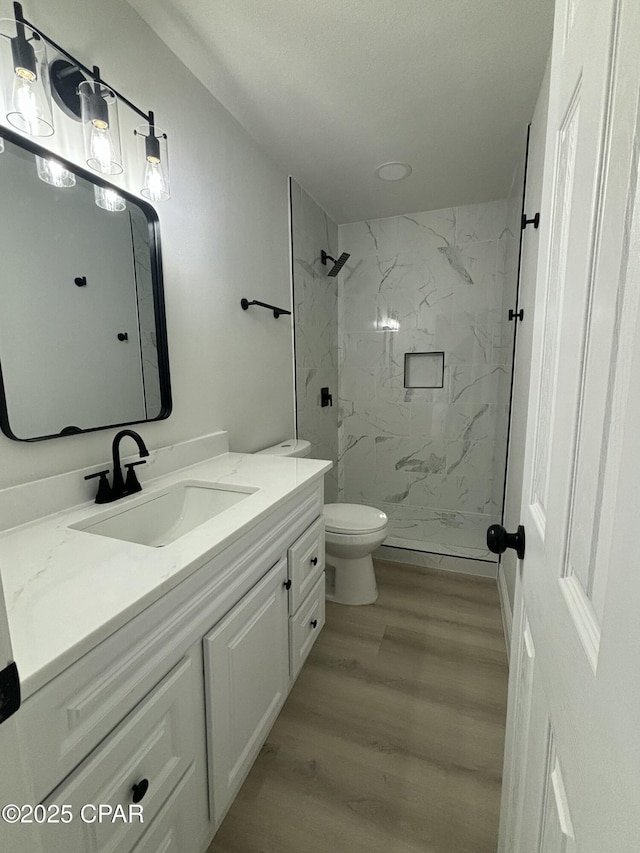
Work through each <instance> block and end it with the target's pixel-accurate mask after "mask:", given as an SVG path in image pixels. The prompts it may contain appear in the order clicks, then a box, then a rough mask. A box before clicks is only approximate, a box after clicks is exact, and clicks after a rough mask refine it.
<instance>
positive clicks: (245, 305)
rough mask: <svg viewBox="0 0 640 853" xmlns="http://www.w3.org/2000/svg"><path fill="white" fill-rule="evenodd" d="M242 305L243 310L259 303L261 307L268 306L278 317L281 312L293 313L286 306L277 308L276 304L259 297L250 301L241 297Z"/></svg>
mask: <svg viewBox="0 0 640 853" xmlns="http://www.w3.org/2000/svg"><path fill="white" fill-rule="evenodd" d="M240 305H241V306H242V310H243V311H246V310H247V308H248V307H249V306H250V305H259V306H260V307H261V308H268V309H269V311H273V316H274V317H275V318H276V320H277V319H278V317H279V316H280V315H281V314H291V311H287V310H286V309H285V308H276V306H275V305H269V304H267V303H266V302H260V301H259V300H257V299H253V300H252V301H251V302H249V300H248V299H241V300H240Z"/></svg>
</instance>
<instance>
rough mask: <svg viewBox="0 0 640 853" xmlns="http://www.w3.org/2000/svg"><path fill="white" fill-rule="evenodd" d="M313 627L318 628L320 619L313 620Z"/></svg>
mask: <svg viewBox="0 0 640 853" xmlns="http://www.w3.org/2000/svg"><path fill="white" fill-rule="evenodd" d="M311 627H312V628H317V627H318V620H317V619H312V620H311Z"/></svg>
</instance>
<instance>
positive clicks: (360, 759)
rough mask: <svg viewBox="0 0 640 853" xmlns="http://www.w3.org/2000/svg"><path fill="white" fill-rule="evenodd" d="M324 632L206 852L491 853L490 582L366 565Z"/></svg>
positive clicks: (493, 691) (494, 625)
mask: <svg viewBox="0 0 640 853" xmlns="http://www.w3.org/2000/svg"><path fill="white" fill-rule="evenodd" d="M376 574H377V578H378V586H379V590H380V595H379V598H378V601H377V602H376V603H375V604H373V605H369V606H366V607H345V606H341V605H338V604H331V603H329V602H327V622H326V626H325V628H324V631H323V632H322V634H321V635H320V637H319V639H318V641H317V642H316V645H315V647H314V649H313V651H312V652H311V655H310V656H309V658H308V660H307V662H306V664H305V666H304V668H303V670H302V672H301V673H300V676H299V678H298V681H297V683H296V685H295V687H294V688H293V690H292V692H291V694H290V696H289V698H288V700H287V702H286V704H285V706H284V708H283V710H282V712H281V714H280V717H279V718H278V720H277V722H276V724H275V726H274V728H273V730H272V732H271V734H270V735H269V739H268V741H267V743H266V744H265V746H264V748H263V749H262V752H261V753H260V756H259V757H258V760H257V761H256V763H255V765H254V766H253V769H252V770H251V773H250V774H249V776H248V777H247V780H246V781H245V783H244V785H243V787H242V789H241V790H240V792H239V794H238V796H237V798H236V800H235V802H234V804H233V805H232V807H231V809H230V811H229V813H228V815H227V817H226V819H225V820H224V822H223V824H222V826H221V827H220V829H219V830H218V833H217V835H216V837H215V839H214V841H213V843H212V845H211V847H210V848H209V853H495V850H496V845H497V834H498V812H499V803H500V782H501V770H502V753H503V738H504V724H505V708H506V691H507V659H506V653H505V647H504V638H503V633H502V623H501V617H500V606H499V602H498V594H497V590H496V584H495V581H493V580H487V579H484V578H476V577H470V576H468V575H459V574H452V573H447V572H441V571H435V570H418V569H415V568H412V567H411V566H405V565H402V564H399V563H388V562H381V561H378V562H377V563H376Z"/></svg>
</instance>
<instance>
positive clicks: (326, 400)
mask: <svg viewBox="0 0 640 853" xmlns="http://www.w3.org/2000/svg"><path fill="white" fill-rule="evenodd" d="M320 406H321V407H322V408H323V409H324V408H325V406H333V395H332V394H330V393H329V388H321V389H320Z"/></svg>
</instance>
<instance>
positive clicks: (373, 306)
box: [292, 182, 521, 562]
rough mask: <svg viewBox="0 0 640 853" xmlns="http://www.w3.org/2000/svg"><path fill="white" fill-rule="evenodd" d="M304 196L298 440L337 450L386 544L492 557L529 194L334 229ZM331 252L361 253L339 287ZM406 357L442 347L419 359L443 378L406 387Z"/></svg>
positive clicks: (357, 498)
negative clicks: (523, 207) (379, 518)
mask: <svg viewBox="0 0 640 853" xmlns="http://www.w3.org/2000/svg"><path fill="white" fill-rule="evenodd" d="M520 186H521V185H520ZM293 188H294V183H293V182H292V192H293ZM518 188H519V187H518ZM295 193H296V195H295V196H294V198H293V202H294V203H293V207H292V211H293V246H294V291H295V306H296V361H297V372H296V378H297V394H298V435H299V437H300V438H307V439H309V440H311V442H312V444H313V446H314V454H313V455H315V456H318V457H320V456H322V455H323V453H324V454H325V458H332V459H334V461H335V458H336V457H334V455H333V453H334V452H337V459H338V466H337V468H338V470H337V495H338V499H339V500H340V501H345V502H351V503H363V504H369V505H371V506H376V507H379V508H380V509H382V510H384V511H385V512H386V513H387V515H388V516H389V519H390V526H389V529H390V532H389V538H388V539H387V542H386V545H389V546H395V547H398V548H404V549H411V550H413V551H424V552H430V553H436V554H442V555H450V556H453V557H464V558H472V559H476V560H483V561H484V560H486V561H489V562H493V561H494V559H495V558H494V555H492V554H490V553H489V552H488V550H487V548H486V543H485V535H486V529H487V527H488V526H489V525H490V524H493V523H494V522H497V521H500V519H501V513H502V502H503V488H504V471H505V460H506V449H507V448H506V444H507V431H508V418H509V400H510V388H511V374H512V355H513V334H514V323H513V322H510V321H509V320H508V319H507V315H508V310H509V308H511V307H515V297H516V295H515V286H516V281H517V259H518V258H517V254H518V247H519V218H520V212H521V211H520V201H519V199H518V195H517V193H516V195H515V196H514V197H513V198H510V199H505V200H501V201H495V202H489V203H485V204H475V205H468V206H463V207H456V208H447V209H444V210H436V211H428V212H423V213H417V214H410V215H406V216H395V217H390V218H388V219H378V220H374V221H368V222H356V223H350V224H347V225H341V226H339V227H338V228H337V229H335V231H334V228H335V226H334V223H332V222H331V220H330V219H329V218H328V217H327V216H326V214H324V213H323V212H322V211H321V209H320V208H319V207H318V206H317V205H316V204H315V203H314V202H313V201H312V200H311V199H310V198H309V196H308V195H307V194H306V193H305V192H304V191H303V190H302V189H301V188H300V187H298V185H297V184H295ZM298 193H299V195H298ZM296 199H297V202H296ZM296 204H297V207H296ZM336 233H337V234H338V237H339V240H338V243H339V245H335V242H334V241H335V235H336ZM314 234H315V237H314ZM318 239H321V241H324V243H322V244H320V243H318ZM322 248H325V249H326V250H327V251H329V253H330V254H336V252H342V251H346V252H349V253H350V254H351V257H350V258H349V260H348V261H347V263H346V265H345V267H344V269H343V271H342V273H341V275H340V277H339V289H338V292H337V293H335V296H334V290H333V288H334V287H335V285H334V284H333V281H335V280H332V279H328V278H327V275H326V268H324V267H322V266H321V265H320V261H319V258H320V250H321V249H322ZM334 341H335V345H336V346H337V357H336V356H335V355H334V353H333V347H334ZM407 353H443V354H444V355H443V357H442V356H438V357H435V356H434V357H433V358H432V359H431V360H430V363H429V364H425V366H424V367H423V366H422V365H417V367H418V370H419V371H422V373H423V375H424V376H427V377H429V376H431V375H432V376H433V380H431V379H427V380H426V381H424V384H433V385H441V386H442V387H429V388H424V387H416V388H408V387H405V381H406V377H405V354H407ZM336 375H337V377H339V418H338V422H337V423H336V425H335V428H336V431H337V442H336V440H335V438H334V436H333V434H332V433H331V431H332V430H333V429H334V424H333V419H332V418H330V417H328V416H327V415H326V414H325V412H326V411H327V410H325V409H319V408H318V404H317V399H318V397H319V389H320V386H321V385H322V384H325V385H326V384H331V383H333V382H335V378H334V377H335V376H336ZM418 375H419V374H418ZM415 384H423V380H419V381H418V382H416V383H415ZM332 387H333V385H332ZM334 401H335V395H334ZM331 411H332V412H333V411H335V406H334V409H333V410H331ZM329 453H330V454H331V455H329ZM328 485H329V489H328V494H327V498H326V499H327V500H334V499H335V498H334V494H335V492H334V483H333V482H331V483H330V484H328Z"/></svg>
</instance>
